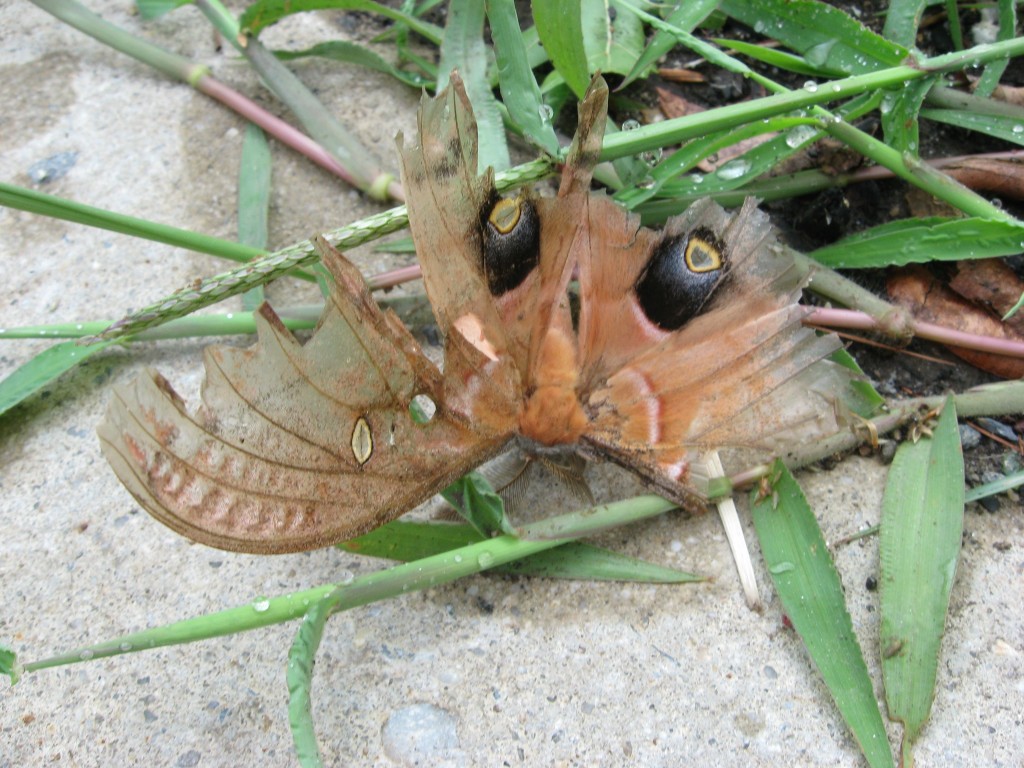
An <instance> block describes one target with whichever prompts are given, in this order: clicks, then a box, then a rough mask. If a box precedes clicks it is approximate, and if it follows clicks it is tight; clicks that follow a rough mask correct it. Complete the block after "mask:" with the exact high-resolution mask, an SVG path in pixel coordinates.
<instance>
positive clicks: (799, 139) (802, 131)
mask: <svg viewBox="0 0 1024 768" xmlns="http://www.w3.org/2000/svg"><path fill="white" fill-rule="evenodd" d="M815 134H817V131H815V130H814V129H813V128H812V127H811V126H809V125H798V126H797V127H796V128H794V129H793V130H791V131H790V132H789V133H787V134H786V146H787V147H789V148H791V149H796V148H797V147H799V146H800V145H801V144H803V143H804V142H806V141H809V140H810V139H812V138H814V136H815Z"/></svg>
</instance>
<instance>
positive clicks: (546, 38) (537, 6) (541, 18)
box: [533, 3, 590, 99]
mask: <svg viewBox="0 0 1024 768" xmlns="http://www.w3.org/2000/svg"><path fill="white" fill-rule="evenodd" d="M533 23H534V24H535V25H536V26H537V33H538V34H539V35H540V41H541V43H542V44H543V45H544V49H545V50H546V51H547V52H548V56H549V57H550V59H551V63H552V64H553V65H554V67H555V71H556V72H558V74H560V75H561V76H562V79H563V80H565V82H566V83H567V84H568V86H569V87H570V88H571V89H572V91H573V93H575V94H576V97H577V98H580V99H582V98H583V94H584V93H586V91H587V86H588V85H589V84H590V71H589V68H588V66H587V51H586V49H585V48H584V46H583V19H582V17H581V9H580V3H534V4H533Z"/></svg>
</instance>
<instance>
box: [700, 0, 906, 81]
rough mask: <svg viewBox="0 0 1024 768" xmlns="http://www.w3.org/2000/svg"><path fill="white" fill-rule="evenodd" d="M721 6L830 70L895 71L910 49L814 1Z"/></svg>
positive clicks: (729, 1) (758, 0) (732, 1)
mask: <svg viewBox="0 0 1024 768" xmlns="http://www.w3.org/2000/svg"><path fill="white" fill-rule="evenodd" d="M719 8H720V10H721V11H722V12H723V13H725V14H727V15H728V16H731V17H732V18H734V19H736V20H737V21H742V22H743V23H744V24H746V25H747V26H749V27H752V28H753V30H754V31H755V32H758V33H760V34H763V35H767V36H768V37H771V38H774V39H775V40H778V41H779V42H780V43H784V44H785V45H787V46H789V47H790V48H792V49H793V50H794V51H796V52H797V53H799V54H801V55H802V56H803V57H804V58H805V59H806V60H807V62H808V63H809V64H811V65H812V66H817V67H822V68H823V69H826V70H834V71H838V72H845V73H847V74H851V75H859V74H865V73H868V72H874V71H876V70H879V69H884V68H886V67H894V66H896V65H898V64H900V63H902V62H903V60H904V59H905V58H906V57H907V55H908V51H907V49H906V48H904V47H902V46H900V45H896V44H895V43H892V42H889V41H888V40H886V39H885V38H883V37H880V36H879V35H876V34H875V33H874V32H872V31H871V30H869V29H868V28H867V27H865V26H864V25H862V24H861V23H860V22H858V21H856V20H855V19H853V18H852V17H850V16H848V15H847V14H846V13H844V12H843V11H841V10H839V9H838V8H833V7H831V6H828V5H825V4H824V3H821V2H817V1H816V0H723V2H722V3H721V5H720V6H719Z"/></svg>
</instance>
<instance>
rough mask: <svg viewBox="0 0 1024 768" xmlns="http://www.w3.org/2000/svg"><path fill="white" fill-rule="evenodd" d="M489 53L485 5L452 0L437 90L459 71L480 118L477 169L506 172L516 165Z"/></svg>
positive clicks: (478, 119)
mask: <svg viewBox="0 0 1024 768" xmlns="http://www.w3.org/2000/svg"><path fill="white" fill-rule="evenodd" d="M488 54H489V51H488V49H487V45H486V44H485V43H484V4H483V3H481V2H478V0H452V2H451V3H450V4H449V6H448V23H447V24H445V28H444V40H442V41H441V66H440V68H439V72H438V78H437V87H438V89H442V88H445V87H447V85H448V76H449V74H450V73H451V71H452V70H453V69H458V70H459V74H461V75H462V81H463V82H464V83H465V84H466V94H467V95H468V96H469V100H470V102H472V104H473V114H474V116H475V117H476V127H477V137H478V139H479V156H478V158H477V169H478V170H479V171H480V172H481V173H483V172H484V171H485V170H486V169H487V168H488V167H491V168H494V170H496V171H503V170H505V169H506V168H508V167H509V166H511V165H512V161H511V159H510V157H509V154H508V142H507V141H506V139H505V121H504V119H503V118H502V114H501V110H500V109H499V108H498V101H497V99H495V98H494V91H493V90H492V88H491V83H490V80H489V79H488V72H487V64H488V61H487V57H488Z"/></svg>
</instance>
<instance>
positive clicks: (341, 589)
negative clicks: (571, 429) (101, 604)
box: [24, 496, 676, 672]
mask: <svg viewBox="0 0 1024 768" xmlns="http://www.w3.org/2000/svg"><path fill="white" fill-rule="evenodd" d="M675 506H676V505H675V504H674V503H672V502H669V501H666V500H664V499H662V498H659V497H657V496H640V497H637V498H635V499H629V500H627V501H621V502H617V503H614V504H607V505H603V506H599V507H591V508H589V509H584V510H581V511H579V512H573V513H570V514H568V515H560V516H558V517H553V518H550V519H548V520H543V521H540V522H538V523H534V524H532V525H529V526H527V527H525V528H523V529H521V531H520V536H519V537H515V536H509V535H505V536H498V537H496V538H493V539H488V540H486V541H482V542H479V543H477V544H471V545H469V546H466V547H460V548H459V549H455V550H452V551H450V552H445V553H443V554H440V555H434V556H432V557H427V558H423V559H421V560H415V561H413V562H411V563H403V564H401V565H396V566H394V567H392V568H388V569H386V570H383V571H376V572H374V573H369V574H366V575H364V576H359V577H357V578H355V579H353V580H352V581H350V582H349V583H347V584H326V585H324V586H321V587H316V588H314V589H308V590H304V591H301V592H293V593H290V594H287V595H283V596H281V597H276V598H273V599H266V600H257V601H255V602H253V603H249V604H247V605H244V606H239V607H236V608H230V609H228V610H226V611H220V612H218V613H214V614H210V615H208V616H200V617H196V618H194V619H186V620H184V621H179V622H177V623H174V624H169V625H167V626H165V627H156V628H154V629H148V630H143V631H142V632H136V633H133V634H130V635H125V636H123V637H120V638H117V639H116V640H111V641H109V642H105V643H99V644H96V645H91V646H87V647H83V648H78V649H75V650H73V651H69V652H67V653H62V654H59V655H56V656H51V657H49V658H45V659H41V660H39V661H34V662H30V663H28V664H25V665H24V670H25V671H26V672H32V671H36V670H39V669H46V668H49V667H57V666H61V665H64V664H75V663H77V662H80V661H89V660H90V659H101V658H106V657H109V656H118V655H120V654H123V653H131V652H134V651H143V650H148V649H150V648H160V647H163V646H167V645H177V644H180V643H190V642H195V641H197V640H202V639H207V638H211V637H220V636H222V635H230V634H236V633H238V632H245V631H248V630H252V629H258V628H260V627H266V626H269V625H271V624H279V623H281V622H284V621H289V620H291V619H297V618H300V617H301V616H302V615H303V614H305V613H306V612H307V611H308V610H309V609H310V607H311V606H313V605H315V604H316V603H317V602H318V601H320V600H322V599H324V598H325V597H327V596H328V595H331V593H332V592H335V590H338V593H337V594H338V595H339V596H340V597H339V599H338V600H337V604H336V605H335V606H334V610H347V609H349V608H355V607H358V606H361V605H366V604H368V603H371V602H375V601H378V600H385V599H387V598H392V597H398V596H400V595H404V594H406V593H408V592H411V591H413V590H416V589H425V588H427V587H432V586H437V585H439V584H446V583H448V582H450V581H454V580H456V579H459V578H462V577H463V576H469V575H471V574H474V573H479V572H481V571H485V570H487V569H489V568H493V567H495V566H497V565H503V564H505V563H508V562H511V561H513V560H518V559H520V558H523V557H527V556H528V555H531V554H535V553H537V552H541V551H543V550H546V549H551V548H552V547H557V546H559V545H560V544H563V543H565V542H566V541H572V540H574V539H577V538H580V537H582V536H588V535H591V534H592V533H594V532H596V531H600V530H605V529H608V528H612V527H616V526H620V525H625V524H627V523H631V522H636V521H638V520H643V519H645V518H648V517H653V516H654V515H659V514H662V513H663V512H667V511H669V510H670V509H674V508H675Z"/></svg>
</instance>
